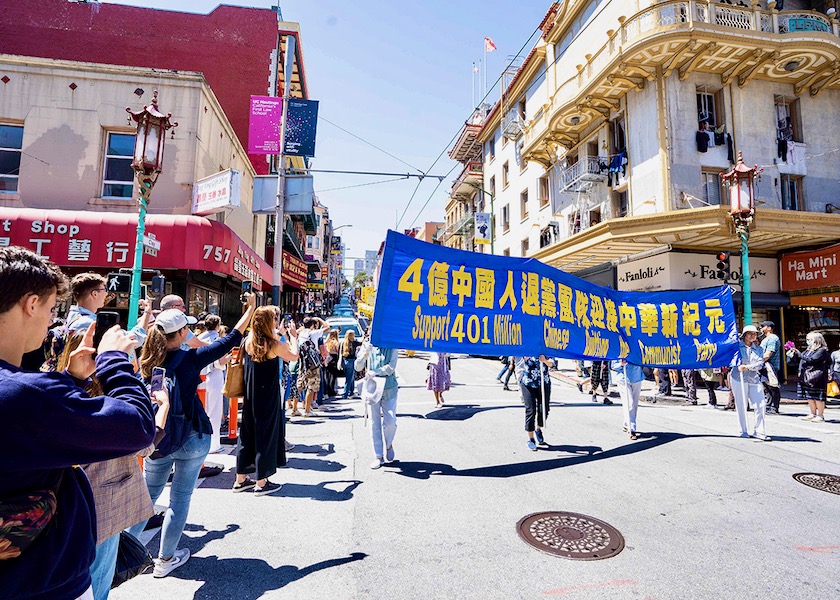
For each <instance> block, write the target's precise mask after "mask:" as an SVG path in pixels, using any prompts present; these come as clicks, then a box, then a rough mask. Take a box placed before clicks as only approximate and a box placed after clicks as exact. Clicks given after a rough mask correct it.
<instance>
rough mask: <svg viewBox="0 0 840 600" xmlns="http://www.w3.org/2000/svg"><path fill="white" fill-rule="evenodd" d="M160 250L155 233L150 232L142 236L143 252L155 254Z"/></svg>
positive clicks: (150, 254)
mask: <svg viewBox="0 0 840 600" xmlns="http://www.w3.org/2000/svg"><path fill="white" fill-rule="evenodd" d="M159 250H160V242H159V241H157V239H155V234H154V233H150V234H148V235H144V236H143V254H148V255H149V256H157V255H158V251H159Z"/></svg>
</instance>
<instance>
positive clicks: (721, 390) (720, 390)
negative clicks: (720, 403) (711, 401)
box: [718, 385, 729, 392]
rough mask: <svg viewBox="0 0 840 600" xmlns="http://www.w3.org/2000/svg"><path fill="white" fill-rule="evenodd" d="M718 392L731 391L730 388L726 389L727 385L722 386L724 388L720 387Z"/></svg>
mask: <svg viewBox="0 0 840 600" xmlns="http://www.w3.org/2000/svg"><path fill="white" fill-rule="evenodd" d="M718 391H719V392H728V391H729V388H728V387H726V386H725V385H722V386H720V387H719V388H718Z"/></svg>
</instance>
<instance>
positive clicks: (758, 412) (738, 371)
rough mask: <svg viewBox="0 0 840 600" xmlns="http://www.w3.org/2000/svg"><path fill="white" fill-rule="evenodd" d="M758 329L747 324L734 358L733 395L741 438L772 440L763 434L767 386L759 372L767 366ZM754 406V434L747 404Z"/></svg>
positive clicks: (731, 376) (732, 374)
mask: <svg viewBox="0 0 840 600" xmlns="http://www.w3.org/2000/svg"><path fill="white" fill-rule="evenodd" d="M757 340H758V329H756V328H755V326H754V325H745V326H744V329H743V331H742V332H741V342H740V343H739V344H738V354H736V355H735V358H733V359H732V364H731V365H730V366H731V367H732V373H731V375H730V379H731V380H732V392H733V394H734V395H735V408H736V410H737V411H738V423H739V424H740V425H741V437H742V438H745V437H754V438H758V439H759V440H764V441H769V440H770V438H769V437H767V435H765V433H764V409H765V402H766V401H765V399H764V386H763V385H762V384H761V375H759V371H761V369H762V368H763V367H764V352H763V351H762V349H761V346H759V345H758V344H757V343H756V341H757ZM748 403H752V405H753V406H755V426H754V427H753V431H752V433H748V431H747V405H748Z"/></svg>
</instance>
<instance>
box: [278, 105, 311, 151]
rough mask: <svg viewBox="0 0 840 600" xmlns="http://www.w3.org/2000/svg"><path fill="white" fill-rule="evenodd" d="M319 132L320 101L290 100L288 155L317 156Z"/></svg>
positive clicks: (288, 110) (287, 125)
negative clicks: (316, 136)
mask: <svg viewBox="0 0 840 600" xmlns="http://www.w3.org/2000/svg"><path fill="white" fill-rule="evenodd" d="M317 130H318V101H317V100H298V99H296V98H295V99H290V100H289V104H288V109H287V113H286V139H285V144H284V147H285V149H286V154H287V155H289V156H315V134H316V132H317Z"/></svg>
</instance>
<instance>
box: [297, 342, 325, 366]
mask: <svg viewBox="0 0 840 600" xmlns="http://www.w3.org/2000/svg"><path fill="white" fill-rule="evenodd" d="M298 360H299V361H300V366H301V367H302V368H303V370H304V371H310V370H312V369H317V368H318V367H320V366H321V353H320V352H318V347H317V346H316V345H315V343H314V342H313V341H312V340H306V341H305V342H303V343H301V344H300V346H298Z"/></svg>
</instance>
